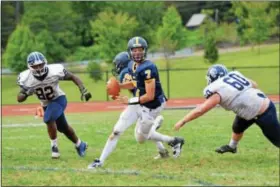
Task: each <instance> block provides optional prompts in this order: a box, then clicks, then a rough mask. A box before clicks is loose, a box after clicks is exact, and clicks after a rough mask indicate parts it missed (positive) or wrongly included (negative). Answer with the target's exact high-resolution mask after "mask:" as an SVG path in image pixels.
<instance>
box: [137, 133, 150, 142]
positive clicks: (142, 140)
mask: <svg viewBox="0 0 280 187" xmlns="http://www.w3.org/2000/svg"><path fill="white" fill-rule="evenodd" d="M135 139H136V141H137V142H138V143H140V144H142V143H144V142H145V140H146V139H147V138H146V137H145V135H144V134H141V133H136V134H135Z"/></svg>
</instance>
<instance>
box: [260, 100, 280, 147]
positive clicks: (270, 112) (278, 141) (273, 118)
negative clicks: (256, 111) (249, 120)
mask: <svg viewBox="0 0 280 187" xmlns="http://www.w3.org/2000/svg"><path fill="white" fill-rule="evenodd" d="M256 123H257V124H258V126H259V127H260V128H261V129H262V132H263V134H264V135H265V137H266V138H267V139H268V140H269V141H270V142H271V143H272V144H273V145H275V146H276V147H278V148H280V124H279V121H278V119H277V112H276V108H275V106H274V104H273V103H272V101H270V104H269V107H268V108H267V110H266V111H265V112H264V113H263V114H261V115H260V116H258V117H257V119H256Z"/></svg>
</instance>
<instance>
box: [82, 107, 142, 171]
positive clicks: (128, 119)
mask: <svg viewBox="0 0 280 187" xmlns="http://www.w3.org/2000/svg"><path fill="white" fill-rule="evenodd" d="M137 107H139V106H138V105H128V106H127V107H126V108H125V110H124V111H123V112H122V113H121V115H120V117H119V119H118V121H117V123H116V124H115V126H114V129H113V132H112V133H111V135H110V136H109V138H108V140H107V142H106V144H105V146H104V148H103V150H102V153H101V156H100V158H99V159H95V160H94V162H93V163H91V164H90V165H88V169H92V168H96V167H101V166H102V165H103V164H104V162H105V160H106V159H107V157H108V156H109V155H110V154H111V153H112V152H113V151H114V149H115V148H116V146H117V143H118V140H119V138H120V136H121V134H122V133H123V132H125V131H126V130H127V128H128V127H130V126H131V125H133V124H134V123H135V122H136V120H137V118H138V114H137Z"/></svg>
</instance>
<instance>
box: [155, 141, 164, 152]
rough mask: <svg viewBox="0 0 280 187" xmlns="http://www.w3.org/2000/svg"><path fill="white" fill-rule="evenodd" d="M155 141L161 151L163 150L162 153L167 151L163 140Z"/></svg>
mask: <svg viewBox="0 0 280 187" xmlns="http://www.w3.org/2000/svg"><path fill="white" fill-rule="evenodd" d="M155 143H156V146H157V148H158V150H159V152H161V153H163V152H165V147H164V145H163V143H162V142H158V141H156V142H155Z"/></svg>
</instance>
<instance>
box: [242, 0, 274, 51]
mask: <svg viewBox="0 0 280 187" xmlns="http://www.w3.org/2000/svg"><path fill="white" fill-rule="evenodd" d="M245 5H246V8H247V10H248V19H246V20H245V23H246V24H247V25H248V29H247V30H246V32H245V36H246V37H247V38H248V40H249V41H250V43H252V44H253V45H256V44H257V45H258V46H259V48H258V49H259V50H258V51H259V52H260V44H261V43H262V42H263V41H265V40H266V39H267V38H268V36H269V34H270V32H269V29H270V28H271V24H272V20H271V17H270V15H269V14H268V13H267V12H266V9H267V7H268V2H246V4H245Z"/></svg>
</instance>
